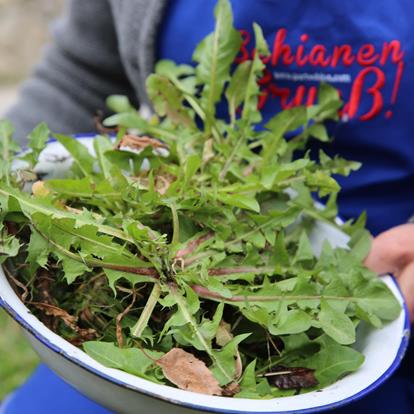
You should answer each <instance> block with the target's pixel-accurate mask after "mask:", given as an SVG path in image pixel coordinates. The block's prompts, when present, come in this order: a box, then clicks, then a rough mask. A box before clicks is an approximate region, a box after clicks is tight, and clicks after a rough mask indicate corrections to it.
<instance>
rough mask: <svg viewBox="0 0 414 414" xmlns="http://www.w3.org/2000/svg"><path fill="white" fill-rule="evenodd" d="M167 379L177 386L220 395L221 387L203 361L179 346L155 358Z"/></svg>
mask: <svg viewBox="0 0 414 414" xmlns="http://www.w3.org/2000/svg"><path fill="white" fill-rule="evenodd" d="M157 365H159V366H160V367H161V369H162V371H163V373H164V375H165V377H166V378H168V380H169V381H171V382H172V383H173V384H175V385H176V386H177V387H178V388H181V389H182V390H187V391H193V392H199V393H201V394H208V395H221V394H222V389H221V387H220V385H219V383H218V381H217V380H216V379H215V377H214V375H213V374H212V373H211V371H210V370H209V369H208V368H207V366H206V364H205V363H204V362H203V361H200V360H199V359H197V358H196V357H195V356H194V355H193V354H190V353H189V352H186V351H184V350H182V349H180V348H173V349H171V351H169V352H167V353H166V354H165V355H164V356H163V357H162V358H160V359H158V360H157Z"/></svg>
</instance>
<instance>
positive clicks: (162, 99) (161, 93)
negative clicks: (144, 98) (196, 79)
mask: <svg viewBox="0 0 414 414" xmlns="http://www.w3.org/2000/svg"><path fill="white" fill-rule="evenodd" d="M146 85H147V93H148V96H149V97H150V99H151V101H152V104H153V105H154V108H155V110H156V111H157V113H158V115H160V116H167V117H168V118H169V119H170V121H172V122H173V123H175V124H178V125H185V126H194V121H193V119H192V117H191V115H190V114H189V111H188V109H187V108H186V107H185V106H184V105H183V100H184V95H183V93H182V91H180V90H179V89H178V88H177V86H176V85H174V84H173V83H172V82H171V81H170V80H169V79H168V78H167V77H166V76H163V75H156V74H154V75H150V76H149V77H148V78H147V82H146Z"/></svg>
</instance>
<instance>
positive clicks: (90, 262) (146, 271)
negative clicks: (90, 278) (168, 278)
mask: <svg viewBox="0 0 414 414" xmlns="http://www.w3.org/2000/svg"><path fill="white" fill-rule="evenodd" d="M32 226H33V228H34V229H35V230H36V231H37V232H38V233H39V234H40V235H41V236H42V237H43V238H44V239H45V240H47V242H48V243H50V244H51V245H52V246H53V247H55V248H56V250H58V251H59V252H60V253H62V254H64V255H65V256H67V257H69V258H71V259H73V260H76V261H77V262H80V263H84V264H85V265H86V266H89V267H102V268H103V269H112V270H119V271H120V272H126V273H132V274H134V275H140V276H148V277H150V278H152V279H154V280H158V278H159V274H158V272H157V270H156V269H155V268H153V267H132V266H123V265H118V264H115V263H107V262H104V261H101V260H98V259H85V258H83V257H81V256H79V255H78V254H76V253H73V252H71V251H69V250H67V249H65V248H64V247H63V246H61V245H60V244H58V243H57V242H55V241H54V240H52V239H50V238H49V237H47V236H46V235H45V234H44V233H42V232H41V231H40V230H39V229H38V228H36V226H35V225H34V224H33V223H32Z"/></svg>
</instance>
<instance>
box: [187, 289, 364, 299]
mask: <svg viewBox="0 0 414 414" xmlns="http://www.w3.org/2000/svg"><path fill="white" fill-rule="evenodd" d="M191 288H192V289H193V290H194V292H195V293H196V294H197V295H198V296H200V297H202V298H206V299H211V300H217V301H219V302H224V303H237V302H273V301H279V300H288V301H290V300H292V301H299V300H321V299H322V298H323V299H327V300H345V301H353V302H357V301H359V300H361V299H363V298H356V297H353V296H326V295H314V296H312V295H234V296H231V297H224V296H222V295H220V293H216V292H212V291H211V290H209V289H208V288H206V287H204V286H199V285H193V286H191Z"/></svg>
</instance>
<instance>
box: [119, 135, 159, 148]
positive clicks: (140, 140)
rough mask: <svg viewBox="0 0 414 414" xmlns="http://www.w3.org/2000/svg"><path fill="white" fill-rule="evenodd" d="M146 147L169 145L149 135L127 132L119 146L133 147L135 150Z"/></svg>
mask: <svg viewBox="0 0 414 414" xmlns="http://www.w3.org/2000/svg"><path fill="white" fill-rule="evenodd" d="M146 147H152V148H167V146H166V145H165V144H164V143H162V142H160V141H158V140H156V139H154V138H150V137H147V136H141V137H139V136H137V135H132V134H125V135H124V136H123V137H122V139H121V141H120V142H119V144H118V148H131V149H135V150H137V149H138V150H139V149H144V148H146Z"/></svg>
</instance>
